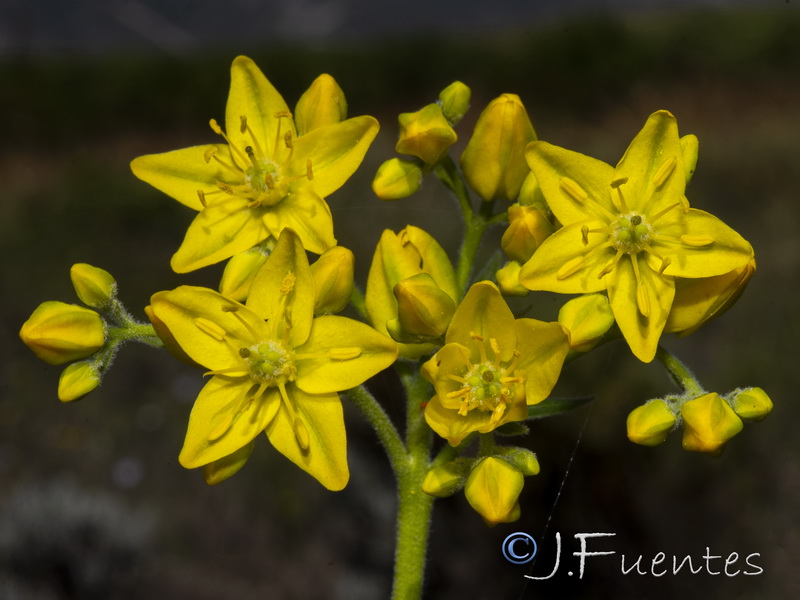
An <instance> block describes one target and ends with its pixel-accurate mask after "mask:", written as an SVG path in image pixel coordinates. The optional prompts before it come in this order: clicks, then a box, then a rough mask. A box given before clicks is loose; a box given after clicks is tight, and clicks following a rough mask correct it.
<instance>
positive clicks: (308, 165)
mask: <svg viewBox="0 0 800 600" xmlns="http://www.w3.org/2000/svg"><path fill="white" fill-rule="evenodd" d="M306 178H307V179H308V180H309V181H311V180H313V179H314V171H312V170H311V159H310V158H309V159H308V160H307V161H306Z"/></svg>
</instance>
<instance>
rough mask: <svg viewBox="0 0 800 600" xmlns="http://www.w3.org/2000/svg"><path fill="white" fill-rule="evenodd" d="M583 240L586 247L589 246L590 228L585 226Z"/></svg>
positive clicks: (582, 231)
mask: <svg viewBox="0 0 800 600" xmlns="http://www.w3.org/2000/svg"><path fill="white" fill-rule="evenodd" d="M581 240H582V241H583V245H584V246H588V245H589V226H588V225H584V226H583V227H581Z"/></svg>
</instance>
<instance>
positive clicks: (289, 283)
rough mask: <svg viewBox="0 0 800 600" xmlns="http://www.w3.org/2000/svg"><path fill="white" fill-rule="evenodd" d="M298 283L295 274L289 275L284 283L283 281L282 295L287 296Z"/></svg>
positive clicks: (284, 279)
mask: <svg viewBox="0 0 800 600" xmlns="http://www.w3.org/2000/svg"><path fill="white" fill-rule="evenodd" d="M295 281H297V276H296V275H295V274H294V273H287V274H286V275H285V276H284V278H283V281H281V289H280V292H281V295H282V296H287V295H289V293H290V292H291V291H292V290H293V289H294V283H295Z"/></svg>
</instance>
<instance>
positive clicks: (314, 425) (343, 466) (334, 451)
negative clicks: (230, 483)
mask: <svg viewBox="0 0 800 600" xmlns="http://www.w3.org/2000/svg"><path fill="white" fill-rule="evenodd" d="M286 392H287V394H288V395H289V396H290V401H291V402H292V405H293V407H294V411H295V413H296V415H295V417H296V418H298V419H300V421H301V422H302V423H303V425H302V427H304V428H305V433H307V435H308V439H307V442H308V443H307V444H306V449H303V447H302V446H301V445H300V443H299V442H298V436H297V434H296V433H295V428H296V427H297V425H296V424H295V419H294V418H293V417H292V415H290V413H289V410H288V409H287V408H286V403H285V402H281V403H280V410H279V411H278V414H277V415H276V416H275V419H273V421H272V422H271V423H270V424H269V426H268V427H267V429H266V433H267V437H268V438H269V441H270V442H272V445H273V446H275V449H276V450H277V451H278V452H280V453H281V454H283V455H284V456H285V457H286V458H288V459H289V460H291V461H292V462H293V463H294V464H296V465H297V466H298V467H300V468H301V469H303V470H304V471H305V472H306V473H308V474H309V475H311V476H312V477H314V478H315V479H317V481H319V482H320V483H321V484H322V485H324V486H325V487H326V488H328V489H329V490H332V491H339V490H341V489H343V488H344V487H345V486H346V485H347V482H348V480H349V479H350V471H349V469H348V466H347V436H346V435H345V429H344V417H343V414H342V402H341V400H339V395H338V394H322V395H311V394H306V393H305V392H303V391H302V390H300V389H298V388H297V387H295V386H293V385H290V386H288V387H287V388H286Z"/></svg>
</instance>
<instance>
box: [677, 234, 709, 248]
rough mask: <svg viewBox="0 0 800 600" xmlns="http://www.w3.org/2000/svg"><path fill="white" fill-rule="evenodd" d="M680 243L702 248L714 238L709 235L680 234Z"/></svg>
mask: <svg viewBox="0 0 800 600" xmlns="http://www.w3.org/2000/svg"><path fill="white" fill-rule="evenodd" d="M681 243H682V244H684V245H685V246H691V247H692V248H702V247H703V246H710V245H711V244H713V243H714V238H713V237H711V236H710V235H682V236H681Z"/></svg>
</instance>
